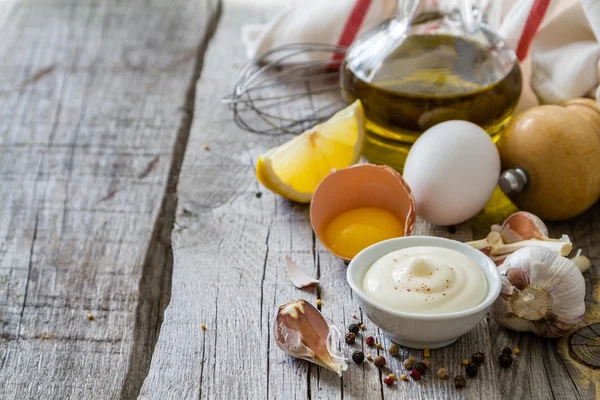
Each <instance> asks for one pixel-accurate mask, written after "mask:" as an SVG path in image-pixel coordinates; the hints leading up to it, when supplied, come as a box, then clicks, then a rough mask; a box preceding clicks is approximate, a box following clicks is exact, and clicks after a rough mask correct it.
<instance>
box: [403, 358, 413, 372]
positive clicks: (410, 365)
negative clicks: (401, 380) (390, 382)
mask: <svg viewBox="0 0 600 400" xmlns="http://www.w3.org/2000/svg"><path fill="white" fill-rule="evenodd" d="M414 366H415V358H414V357H410V358H407V359H406V360H404V368H406V369H409V370H410V369H413V367H414Z"/></svg>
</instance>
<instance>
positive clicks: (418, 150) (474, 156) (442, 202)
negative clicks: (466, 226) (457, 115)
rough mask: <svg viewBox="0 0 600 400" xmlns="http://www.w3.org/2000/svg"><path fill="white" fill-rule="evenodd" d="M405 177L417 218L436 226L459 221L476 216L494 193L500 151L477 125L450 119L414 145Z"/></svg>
mask: <svg viewBox="0 0 600 400" xmlns="http://www.w3.org/2000/svg"><path fill="white" fill-rule="evenodd" d="M403 176H404V179H405V180H406V182H407V183H408V185H409V186H410V188H411V189H412V192H413V196H414V198H415V202H416V207H417V215H418V216H419V217H421V218H423V219H424V220H426V221H428V222H430V223H432V224H435V225H455V224H459V223H461V222H464V221H466V220H468V219H469V218H471V217H473V216H475V215H476V214H477V213H479V212H480V211H481V210H482V209H483V208H484V207H485V205H486V204H487V202H488V201H489V199H490V198H491V196H492V194H493V193H494V189H495V188H496V185H497V183H498V177H499V176H500V155H499V154H498V150H497V149H496V145H495V144H494V142H493V141H492V139H491V138H490V136H489V135H488V134H487V132H486V131H484V130H483V129H482V128H480V127H479V126H477V125H475V124H473V123H471V122H467V121H446V122H442V123H441V124H437V125H435V126H433V127H431V128H429V129H428V130H427V131H425V132H424V133H423V134H422V135H421V136H420V137H419V138H418V139H417V141H416V142H415V143H414V144H413V145H412V147H411V149H410V151H409V153H408V157H407V158H406V164H405V165H404V173H403Z"/></svg>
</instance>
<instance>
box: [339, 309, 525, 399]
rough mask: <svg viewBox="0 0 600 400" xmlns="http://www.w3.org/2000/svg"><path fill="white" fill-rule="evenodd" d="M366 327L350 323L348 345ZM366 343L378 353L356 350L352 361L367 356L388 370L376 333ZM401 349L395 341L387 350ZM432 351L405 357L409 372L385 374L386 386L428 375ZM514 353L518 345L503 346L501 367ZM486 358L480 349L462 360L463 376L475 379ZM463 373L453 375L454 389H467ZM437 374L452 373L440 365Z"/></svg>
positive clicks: (358, 361)
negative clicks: (398, 374) (512, 347)
mask: <svg viewBox="0 0 600 400" xmlns="http://www.w3.org/2000/svg"><path fill="white" fill-rule="evenodd" d="M353 317H355V316H353ZM355 319H358V318H356V317H355ZM365 329H366V326H365V324H363V323H362V322H360V323H352V324H350V325H348V333H346V335H345V341H346V343H347V344H349V345H353V344H355V343H356V340H357V338H358V336H359V334H360V331H361V330H363V331H364V330H365ZM364 343H365V344H366V345H367V346H369V347H373V346H374V347H375V348H374V349H373V350H374V351H375V352H376V354H374V355H373V356H371V354H367V355H366V356H365V353H363V351H361V350H356V351H354V352H353V353H352V361H354V362H355V363H356V364H361V363H363V362H364V360H365V358H366V359H367V360H369V361H372V362H373V365H374V366H375V367H377V368H378V369H379V370H381V371H383V370H385V369H387V368H386V366H387V365H388V363H387V360H386V358H385V357H384V356H383V355H381V352H380V350H381V349H383V345H382V344H381V343H377V342H376V341H375V337H373V336H367V337H364ZM384 351H385V350H384ZM400 351H401V349H400V346H398V345H397V344H394V343H392V344H391V345H390V346H389V347H388V348H387V352H388V353H389V354H390V356H392V357H396V356H398V355H399V354H400ZM430 354H431V353H430V350H429V349H425V350H424V351H423V359H422V360H421V361H417V360H416V359H415V357H414V356H410V357H409V358H407V359H405V360H404V361H403V362H402V365H403V366H404V368H405V369H406V370H407V371H408V374H406V373H403V374H400V376H399V378H398V377H397V376H396V375H395V374H393V373H390V374H387V375H384V376H383V383H384V384H385V385H387V386H392V385H393V384H394V383H395V382H396V381H398V379H401V380H402V381H407V380H408V379H409V376H410V378H412V379H413V380H415V381H419V380H421V379H422V377H423V375H425V374H426V372H427V370H428V369H429V368H431V361H430V358H429V357H430ZM513 354H514V355H517V354H519V349H518V348H515V349H514V350H513V349H511V348H510V347H505V348H504V349H502V352H501V354H500V356H499V358H498V362H499V363H500V366H501V367H503V368H508V367H510V366H511V365H512V363H513V361H514V357H513ZM485 358H486V357H485V354H484V353H482V352H477V353H473V354H472V355H471V357H470V359H464V360H462V364H463V367H464V368H465V373H464V375H466V376H467V377H469V378H476V377H477V375H478V373H479V369H480V368H481V366H483V364H484V363H485ZM464 375H462V374H459V375H456V376H455V377H454V386H455V388H457V389H461V388H464V387H466V386H467V379H466V378H465V376H464ZM437 377H438V379H441V380H447V379H448V378H449V377H450V373H449V371H448V369H447V368H439V369H438V371H437Z"/></svg>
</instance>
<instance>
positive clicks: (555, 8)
mask: <svg viewBox="0 0 600 400" xmlns="http://www.w3.org/2000/svg"><path fill="white" fill-rule="evenodd" d="M356 1H357V0H336V1H322V0H312V1H306V2H304V3H303V4H302V5H301V6H298V7H294V8H285V9H283V10H281V12H280V13H279V14H277V16H276V17H275V18H273V20H271V22H269V23H268V24H266V25H252V26H245V27H243V29H242V37H243V41H244V44H245V46H246V52H247V55H248V57H250V58H253V57H255V56H257V55H260V54H262V53H264V52H266V51H268V50H270V49H273V48H275V47H278V46H281V45H285V44H291V43H306V42H312V43H327V44H337V43H338V41H339V38H340V35H341V34H342V31H343V29H344V26H345V24H346V21H347V20H348V18H349V16H350V14H351V12H352V9H353V7H354V6H355V4H356ZM490 3H491V4H493V6H492V7H493V8H494V9H493V10H490V15H489V18H488V20H489V21H490V24H491V25H492V26H494V27H496V28H497V30H498V33H499V34H500V36H502V37H503V38H504V39H505V40H506V41H507V42H508V44H509V45H511V46H512V47H513V48H515V49H516V48H517V45H518V43H519V40H520V38H521V35H522V33H523V29H524V27H525V25H526V21H527V18H528V16H529V13H530V10H531V7H532V4H533V3H534V0H504V1H502V2H500V1H496V0H494V1H493V2H492V1H491V2H490ZM396 7H397V1H396V0H372V1H371V4H370V6H369V8H368V11H367V13H366V15H365V17H364V20H363V22H362V24H361V25H360V28H359V30H358V33H357V34H358V35H360V34H361V33H363V32H365V31H367V30H369V29H371V28H372V27H374V26H375V25H376V24H378V23H380V22H381V21H383V20H385V19H388V18H392V17H393V16H394V14H395V12H396ZM305 57H306V61H308V60H313V59H317V58H323V57H327V55H324V54H322V53H314V54H311V53H308V54H306V55H305ZM521 67H522V70H523V76H524V90H523V93H522V96H521V101H520V104H519V106H518V109H519V110H523V109H525V108H529V107H532V106H535V105H537V104H539V103H554V104H555V103H560V102H563V101H565V100H568V99H571V98H575V97H582V96H591V97H596V98H598V95H597V92H598V93H600V88H599V82H600V1H598V0H552V1H551V3H550V6H549V8H548V10H547V12H546V14H545V17H544V19H543V21H542V23H541V25H540V27H539V29H538V33H537V35H536V36H535V38H534V39H533V42H532V44H531V48H530V52H529V54H528V56H527V58H525V59H524V60H522V62H521Z"/></svg>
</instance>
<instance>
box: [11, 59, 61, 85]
mask: <svg viewBox="0 0 600 400" xmlns="http://www.w3.org/2000/svg"><path fill="white" fill-rule="evenodd" d="M56 68H57V65H56V64H53V65H50V66H48V67H46V68H42V69H40V70H38V71H37V72H36V73H34V74H33V75H31V76H30V77H29V78H27V79H25V80H24V81H23V82H21V85H20V86H19V88H20V89H24V88H25V87H26V86H29V85H31V84H33V83H36V82H37V81H39V80H40V79H42V78H43V77H45V76H46V75H48V74H50V73H52V72H53V71H54V70H55V69H56Z"/></svg>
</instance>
